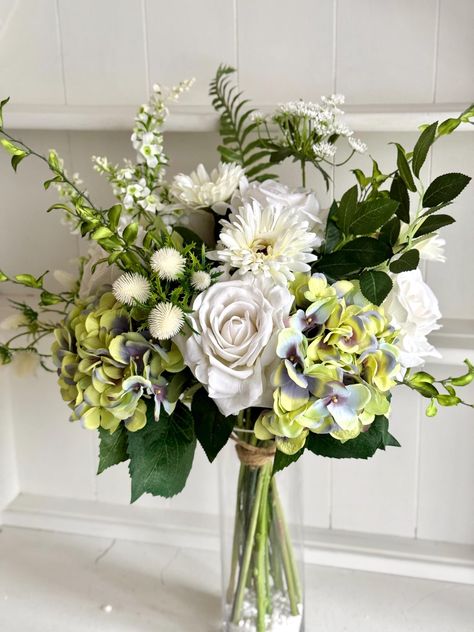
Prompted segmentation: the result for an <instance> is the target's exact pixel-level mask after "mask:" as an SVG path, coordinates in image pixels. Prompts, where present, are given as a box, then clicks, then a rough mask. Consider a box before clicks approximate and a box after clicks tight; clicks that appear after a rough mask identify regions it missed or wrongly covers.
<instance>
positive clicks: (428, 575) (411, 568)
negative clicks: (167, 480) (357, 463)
mask: <svg viewBox="0 0 474 632" xmlns="http://www.w3.org/2000/svg"><path fill="white" fill-rule="evenodd" d="M186 504H187V505H188V506H189V504H190V503H189V501H188V502H187V503H186ZM1 519H2V521H3V524H5V525H7V526H10V527H11V526H13V527H27V528H31V529H42V530H49V531H54V532H63V533H72V534H76V535H89V536H96V537H101V536H102V535H103V534H104V533H107V534H108V536H109V537H111V538H117V539H124V540H131V541H134V542H149V543H153V544H168V545H172V546H178V547H184V548H194V549H202V550H208V551H217V550H218V549H219V537H218V532H219V530H218V522H219V521H218V517H217V516H215V515H211V514H210V513H208V512H206V513H203V512H202V511H189V510H185V509H179V508H176V507H167V506H163V504H162V503H160V502H158V499H155V501H151V502H150V503H149V506H146V507H145V506H143V505H138V506H137V505H135V506H133V507H131V506H129V505H120V504H110V503H104V502H97V501H88V500H77V499H67V498H54V497H53V496H49V497H47V496H34V495H29V494H20V495H19V496H18V497H17V498H15V500H13V502H11V503H10V504H9V505H8V507H7V508H6V509H5V510H4V511H3V513H2V515H1ZM304 550H305V558H306V561H307V562H308V563H312V564H321V565H323V566H331V567H337V568H348V569H354V570H363V571H372V572H382V573H387V574H390V575H403V576H408V577H418V578H422V579H436V580H440V581H451V582H456V583H464V584H471V585H474V546H472V545H462V544H449V543H443V542H429V541H426V540H415V539H413V538H402V537H397V536H387V535H385V536H384V535H375V534H365V533H357V532H355V531H343V530H339V531H337V530H334V529H325V528H314V527H306V528H305V530H304Z"/></svg>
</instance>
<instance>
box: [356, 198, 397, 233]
mask: <svg viewBox="0 0 474 632" xmlns="http://www.w3.org/2000/svg"><path fill="white" fill-rule="evenodd" d="M398 204H399V203H398V202H396V201H395V200H392V199H390V198H387V197H378V198H375V199H373V200H369V201H367V202H362V203H361V204H358V205H357V208H356V210H355V211H354V213H353V215H352V217H351V218H350V219H349V222H348V224H347V231H345V232H346V234H348V235H349V234H350V235H370V234H371V233H374V232H375V231H376V230H378V229H379V228H380V227H381V226H383V225H384V224H385V223H386V222H388V220H389V219H390V218H391V217H392V215H393V214H394V213H395V212H396V210H397V208H398Z"/></svg>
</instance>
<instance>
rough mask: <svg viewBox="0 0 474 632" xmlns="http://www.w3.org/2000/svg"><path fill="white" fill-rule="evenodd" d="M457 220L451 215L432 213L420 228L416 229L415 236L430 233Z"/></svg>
mask: <svg viewBox="0 0 474 632" xmlns="http://www.w3.org/2000/svg"><path fill="white" fill-rule="evenodd" d="M455 221H456V220H455V219H454V217H451V215H443V214H440V215H430V216H429V217H427V218H426V219H425V221H424V222H423V224H422V225H421V226H420V228H419V229H418V230H417V231H416V233H415V237H421V235H428V234H429V233H434V232H435V231H437V230H439V229H440V228H443V226H449V225H450V224H454V222H455Z"/></svg>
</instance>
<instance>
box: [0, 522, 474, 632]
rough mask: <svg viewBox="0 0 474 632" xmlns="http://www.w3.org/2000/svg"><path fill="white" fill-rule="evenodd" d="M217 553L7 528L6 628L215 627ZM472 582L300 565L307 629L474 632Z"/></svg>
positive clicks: (1, 560)
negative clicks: (303, 576) (304, 580)
mask: <svg viewBox="0 0 474 632" xmlns="http://www.w3.org/2000/svg"><path fill="white" fill-rule="evenodd" d="M218 568H219V555H218V554H217V553H209V552H207V551H193V550H184V549H180V548H176V547H168V546H163V545H156V544H155V545H152V544H138V543H131V542H124V541H120V540H115V541H114V540H113V539H111V538H108V537H107V535H106V534H104V537H103V538H87V537H82V536H71V535H59V534H53V533H45V532H37V531H33V530H21V529H10V528H5V529H4V530H3V532H2V533H0V626H1V629H2V632H25V630H28V632H63V631H64V630H67V631H68V632H84V631H85V630H87V632H109V631H110V632H152V631H153V632H155V631H156V630H166V631H167V632H185V631H186V632H187V631H188V630H192V631H193V632H217V631H218V630H219V620H220V580H219V573H218ZM473 601H474V587H473V586H463V585H459V584H449V583H444V582H432V581H428V580H417V579H410V578H402V577H391V576H388V575H380V574H375V573H363V572H357V571H344V570H338V569H331V568H321V567H318V566H307V568H306V616H307V620H306V630H307V631H308V632H361V631H362V630H363V631H364V632H380V631H381V630H383V632H472V622H473V617H474V610H473Z"/></svg>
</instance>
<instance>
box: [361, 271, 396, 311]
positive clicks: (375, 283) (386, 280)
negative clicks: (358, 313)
mask: <svg viewBox="0 0 474 632" xmlns="http://www.w3.org/2000/svg"><path fill="white" fill-rule="evenodd" d="M392 287H393V283H392V279H391V278H390V277H389V276H388V274H386V273H385V272H379V271H377V270H368V271H367V272H364V273H363V274H362V275H361V277H360V289H361V292H362V294H363V295H364V296H365V298H366V299H367V300H369V301H370V302H371V303H374V305H381V304H382V303H383V301H384V299H385V298H386V297H387V295H388V293H389V292H390V290H391V289H392Z"/></svg>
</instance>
